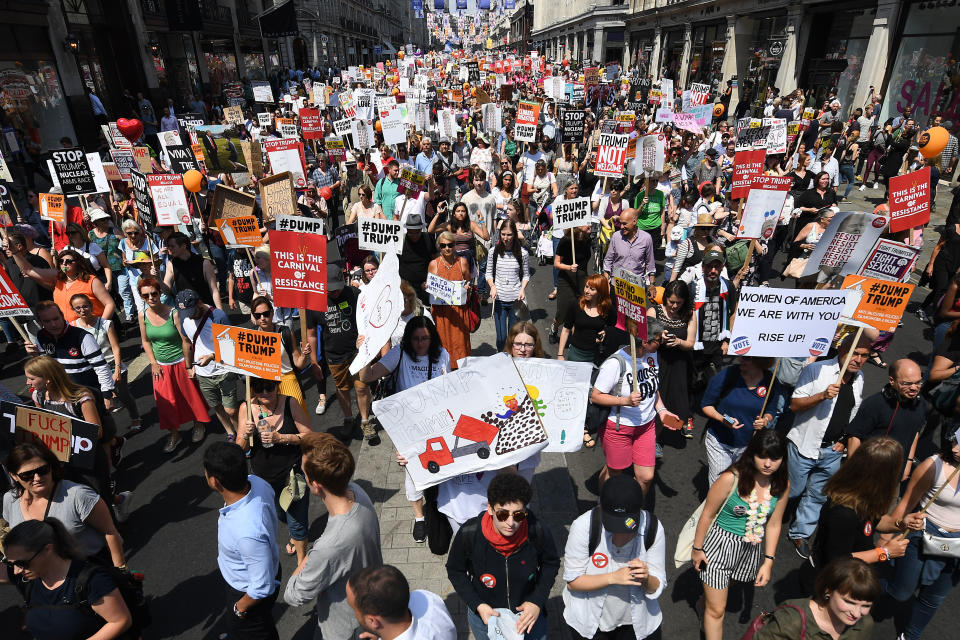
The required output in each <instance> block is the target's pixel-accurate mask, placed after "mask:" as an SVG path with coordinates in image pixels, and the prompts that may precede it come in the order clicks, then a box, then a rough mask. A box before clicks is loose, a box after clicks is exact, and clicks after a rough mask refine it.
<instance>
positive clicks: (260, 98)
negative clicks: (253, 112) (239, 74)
mask: <svg viewBox="0 0 960 640" xmlns="http://www.w3.org/2000/svg"><path fill="white" fill-rule="evenodd" d="M251 84H252V85H253V101H254V102H262V103H263V104H273V103H274V102H276V98H274V97H273V87H271V86H270V83H269V82H267V81H266V80H254V81H253V82H251Z"/></svg>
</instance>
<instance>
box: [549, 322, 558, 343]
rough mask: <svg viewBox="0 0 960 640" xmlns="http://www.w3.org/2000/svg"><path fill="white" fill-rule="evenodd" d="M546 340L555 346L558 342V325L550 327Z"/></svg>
mask: <svg viewBox="0 0 960 640" xmlns="http://www.w3.org/2000/svg"><path fill="white" fill-rule="evenodd" d="M547 338H548V339H549V340H550V344H557V343H558V342H560V327H559V325H551V327H550V331H549V332H548V333H547Z"/></svg>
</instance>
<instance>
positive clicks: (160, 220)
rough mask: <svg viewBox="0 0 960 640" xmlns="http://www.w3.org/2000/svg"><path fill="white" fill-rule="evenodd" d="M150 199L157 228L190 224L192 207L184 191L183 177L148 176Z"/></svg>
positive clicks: (162, 174)
mask: <svg viewBox="0 0 960 640" xmlns="http://www.w3.org/2000/svg"><path fill="white" fill-rule="evenodd" d="M147 187H148V189H149V191H150V199H151V200H153V211H154V214H155V215H156V226H160V227H167V226H176V225H178V224H190V205H189V204H187V192H186V191H184V189H183V176H181V175H178V174H169V173H151V174H150V175H148V176H147Z"/></svg>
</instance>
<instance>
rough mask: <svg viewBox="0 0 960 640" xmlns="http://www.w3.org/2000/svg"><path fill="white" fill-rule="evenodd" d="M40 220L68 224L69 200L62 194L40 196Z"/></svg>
mask: <svg viewBox="0 0 960 640" xmlns="http://www.w3.org/2000/svg"><path fill="white" fill-rule="evenodd" d="M40 218H41V219H43V220H52V221H53V222H57V223H59V224H62V225H65V224H67V199H66V197H65V196H64V195H63V194H60V193H41V194H40Z"/></svg>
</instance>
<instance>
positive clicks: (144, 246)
mask: <svg viewBox="0 0 960 640" xmlns="http://www.w3.org/2000/svg"><path fill="white" fill-rule="evenodd" d="M120 228H121V229H122V230H123V241H122V242H120V251H121V252H122V253H123V266H124V271H125V272H124V273H119V274H117V288H118V289H119V290H120V297H121V298H122V299H123V314H124V315H125V316H126V317H127V319H128V320H132V319H133V317H134V315H135V314H136V313H137V312H143V310H144V302H143V298H141V297H140V294H139V293H138V292H137V282H139V281H140V278H142V277H143V276H145V275H151V273H152V269H153V264H152V263H151V261H150V252H151V251H153V255H154V257H155V258H156V259H157V261H158V262H159V263H160V264H162V257H161V256H160V255H159V254H158V253H157V252H156V250H153V249H151V246H152V245H151V243H150V240H148V239H147V236H146V234H145V233H144V232H143V229H141V228H140V225H138V224H137V223H136V222H134V221H133V220H124V221H123V224H122V225H120Z"/></svg>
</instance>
